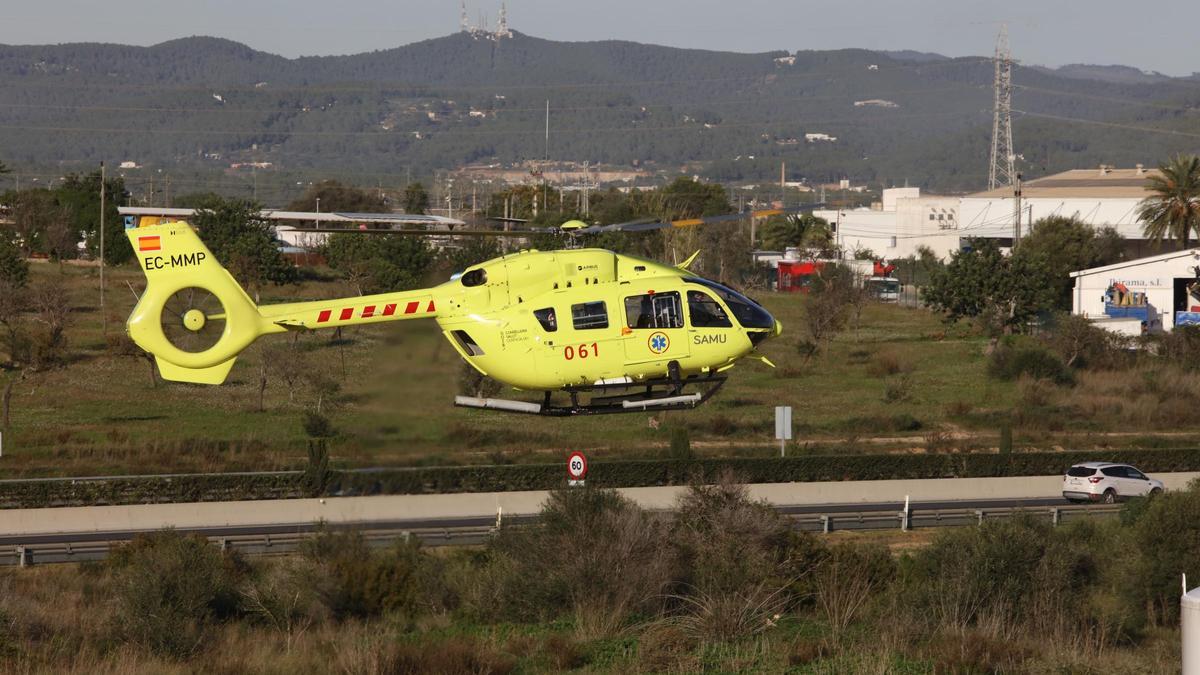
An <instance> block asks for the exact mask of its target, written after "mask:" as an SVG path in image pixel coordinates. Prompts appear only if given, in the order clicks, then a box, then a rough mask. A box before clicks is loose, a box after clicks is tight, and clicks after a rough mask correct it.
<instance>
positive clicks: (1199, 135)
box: [1013, 110, 1200, 138]
mask: <svg viewBox="0 0 1200 675" xmlns="http://www.w3.org/2000/svg"><path fill="white" fill-rule="evenodd" d="M1013 112H1016V113H1020V114H1021V115H1027V116H1029V117H1042V118H1045V119H1051V120H1058V121H1060V122H1076V123H1078V124H1094V125H1096V126H1101V127H1110V128H1113V129H1128V130H1130V131H1144V132H1146V133H1154V134H1169V135H1171V136H1182V137H1184V138H1200V133H1192V132H1189V131H1178V130H1176V129H1161V128H1157V127H1141V126H1137V125H1134V124H1122V123H1120V122H1102V121H1100V120H1087V119H1082V118H1079V117H1066V116H1065V115H1051V114H1049V113H1036V112H1029V111H1028V110H1013Z"/></svg>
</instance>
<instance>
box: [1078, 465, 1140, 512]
mask: <svg viewBox="0 0 1200 675" xmlns="http://www.w3.org/2000/svg"><path fill="white" fill-rule="evenodd" d="M1162 491H1163V484H1162V481H1160V480H1154V479H1153V478H1150V477H1148V476H1146V474H1144V473H1142V472H1141V471H1138V470H1137V469H1135V468H1133V467H1132V466H1129V465H1128V464H1113V463H1112V462H1086V463H1084V464H1076V465H1075V466H1073V467H1071V468H1070V469H1067V474H1066V475H1065V476H1063V487H1062V494H1063V497H1066V499H1067V501H1069V502H1083V501H1093V502H1104V503H1105V504H1112V503H1114V502H1116V501H1117V500H1118V499H1125V498H1128V497H1142V496H1145V495H1156V494H1159V493H1160V492H1162Z"/></svg>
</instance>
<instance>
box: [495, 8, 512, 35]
mask: <svg viewBox="0 0 1200 675" xmlns="http://www.w3.org/2000/svg"><path fill="white" fill-rule="evenodd" d="M496 37H497V38H510V37H512V31H511V30H509V29H508V7H506V6H505V4H504V3H503V2H502V3H500V21H499V23H498V24H496Z"/></svg>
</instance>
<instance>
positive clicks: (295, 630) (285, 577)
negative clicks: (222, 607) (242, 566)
mask: <svg viewBox="0 0 1200 675" xmlns="http://www.w3.org/2000/svg"><path fill="white" fill-rule="evenodd" d="M308 564H309V563H307V562H306V561H303V560H297V559H294V558H289V559H286V560H284V561H281V562H280V563H279V564H276V565H265V566H262V568H261V569H259V570H258V573H257V574H254V575H252V576H251V577H250V578H249V579H248V580H247V581H246V582H245V583H244V584H243V586H242V589H241V593H240V595H241V602H242V607H243V610H244V611H245V612H246V613H247V614H248V615H249V616H250V617H251V619H252V620H254V621H257V622H258V623H261V624H263V625H266V626H269V627H270V628H271V629H272V630H274V631H276V632H277V633H278V634H279V635H280V636H281V637H282V638H283V639H284V641H285V646H286V650H287V651H288V652H291V650H292V645H293V644H294V642H295V641H296V640H297V639H298V638H299V637H300V636H302V635H303V634H304V633H305V632H307V631H308V629H309V628H310V627H312V626H313V625H314V624H318V623H320V622H321V621H323V620H324V619H325V618H326V617H327V616H328V610H327V608H326V607H325V605H324V604H323V603H322V602H321V600H320V598H319V597H318V596H317V593H316V589H315V588H314V587H313V584H312V583H311V580H312V579H313V574H312V571H311V569H309V568H308V567H307V565H308Z"/></svg>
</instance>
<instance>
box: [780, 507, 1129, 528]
mask: <svg viewBox="0 0 1200 675" xmlns="http://www.w3.org/2000/svg"><path fill="white" fill-rule="evenodd" d="M1120 512H1121V506H1120V505H1119V504H1101V505H1095V506H1090V505H1071V506H1067V505H1063V506H1042V507H1030V506H1002V507H991V508H949V509H941V508H938V509H923V508H919V507H914V508H909V509H908V510H907V511H906V510H904V509H901V510H899V511H880V510H863V511H839V512H837V513H804V514H795V515H792V516H790V517H791V519H792V522H793V523H795V527H796V529H798V530H803V531H805V532H823V533H829V532H834V531H840V530H888V529H894V528H898V529H901V530H909V529H925V528H931V527H963V526H966V525H982V524H983V521H984V520H989V519H997V518H1011V517H1013V516H1016V515H1029V516H1033V517H1041V518H1049V519H1050V522H1052V523H1053V524H1055V525H1059V524H1061V523H1064V522H1067V521H1074V520H1080V519H1085V518H1098V517H1106V516H1114V515H1117V514H1118V513H1120Z"/></svg>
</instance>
